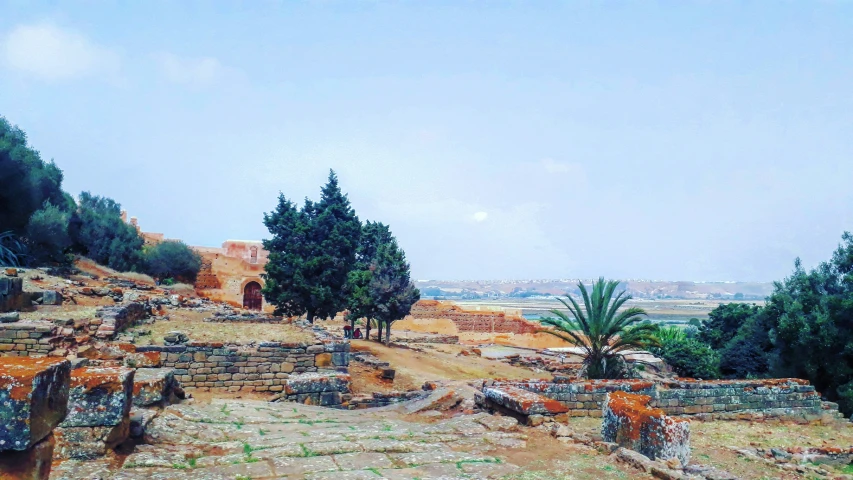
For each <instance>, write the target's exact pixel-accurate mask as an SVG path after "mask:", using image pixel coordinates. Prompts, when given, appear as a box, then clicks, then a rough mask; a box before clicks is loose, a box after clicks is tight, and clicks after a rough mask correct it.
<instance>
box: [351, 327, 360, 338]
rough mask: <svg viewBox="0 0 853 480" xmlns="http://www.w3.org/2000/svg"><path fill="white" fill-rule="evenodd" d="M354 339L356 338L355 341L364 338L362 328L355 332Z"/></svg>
mask: <svg viewBox="0 0 853 480" xmlns="http://www.w3.org/2000/svg"><path fill="white" fill-rule="evenodd" d="M352 338H355V339H360V338H362V334H361V328H356V329H355V332H353V334H352Z"/></svg>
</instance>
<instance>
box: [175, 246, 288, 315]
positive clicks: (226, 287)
mask: <svg viewBox="0 0 853 480" xmlns="http://www.w3.org/2000/svg"><path fill="white" fill-rule="evenodd" d="M192 248H193V249H194V250H195V251H197V252H198V253H199V254H200V255H201V257H202V269H201V271H200V272H199V275H198V276H197V277H196V283H195V288H196V291H197V292H198V294H199V295H202V296H204V297H207V298H209V299H211V300H216V301H222V302H227V303H229V304H231V305H234V306H237V307H242V306H243V290H244V288H245V287H246V284H248V283H249V282H257V283H258V284H260V285H261V286H263V285H264V281H263V279H262V278H261V274H263V273H264V265H265V264H266V263H267V258H268V255H269V253H268V252H267V251H266V250H264V249H263V244H262V243H261V242H255V241H242V240H228V241H226V242H224V243H223V244H222V247H221V248H210V247H192ZM262 310H263V311H265V312H272V310H273V306H272V305H269V304H268V303H267V302H266V301H264V302H263V305H262Z"/></svg>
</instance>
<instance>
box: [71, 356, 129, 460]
mask: <svg viewBox="0 0 853 480" xmlns="http://www.w3.org/2000/svg"><path fill="white" fill-rule="evenodd" d="M133 377H134V371H133V370H132V369H130V368H120V367H112V368H110V367H83V368H78V369H76V370H73V371H72V372H71V390H70V394H69V400H68V416H67V417H65V420H64V421H63V422H62V423H61V424H60V425H59V427H58V428H57V429H56V438H57V448H56V458H61V459H66V458H94V457H99V456H101V455H104V454H105V453H106V452H107V450H108V449H111V448H115V447H116V446H117V445H119V444H120V443H122V442H123V441H125V440H126V439H127V437H128V434H129V432H130V407H131V406H132V405H133Z"/></svg>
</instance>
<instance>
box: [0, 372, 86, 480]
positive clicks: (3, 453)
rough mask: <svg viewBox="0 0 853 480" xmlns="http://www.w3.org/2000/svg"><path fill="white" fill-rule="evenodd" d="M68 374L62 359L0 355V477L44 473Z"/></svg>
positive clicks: (29, 479)
mask: <svg viewBox="0 0 853 480" xmlns="http://www.w3.org/2000/svg"><path fill="white" fill-rule="evenodd" d="M70 374H71V363H70V362H69V361H68V360H66V359H64V358H49V357H45V358H32V357H3V358H0V419H2V422H1V423H2V424H0V478H4V479H6V478H8V479H15V480H24V479H26V480H36V479H37V480H42V479H47V478H48V476H49V474H50V463H51V460H52V458H53V447H54V438H53V434H52V431H53V429H54V427H56V426H57V425H59V423H60V422H61V421H62V420H63V419H64V418H65V416H66V414H67V413H68V387H69V383H70Z"/></svg>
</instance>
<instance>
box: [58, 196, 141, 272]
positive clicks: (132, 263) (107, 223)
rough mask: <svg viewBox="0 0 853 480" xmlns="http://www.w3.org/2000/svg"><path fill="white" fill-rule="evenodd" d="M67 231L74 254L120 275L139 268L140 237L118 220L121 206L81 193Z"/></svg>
mask: <svg viewBox="0 0 853 480" xmlns="http://www.w3.org/2000/svg"><path fill="white" fill-rule="evenodd" d="M69 231H70V232H71V234H72V240H74V248H75V250H76V251H77V252H78V253H80V254H82V255H85V256H87V257H89V258H91V259H92V260H94V261H95V262H97V263H99V264H101V265H106V266H108V267H110V268H112V269H115V270H118V271H121V272H127V271H138V270H139V269H140V268H141V266H142V261H143V259H142V244H143V243H144V242H143V240H142V237H140V236H139V232H137V231H136V228H134V227H133V226H131V225H128V224H126V223H125V222H124V220H122V219H121V205H119V204H118V203H116V202H115V201H114V200H112V199H110V198H106V197H99V196H97V195H92V194H90V193H89V192H83V193H81V194H80V209H79V213H78V214H75V215H74V218H72V219H71V225H70V226H69Z"/></svg>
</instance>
